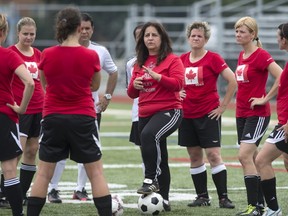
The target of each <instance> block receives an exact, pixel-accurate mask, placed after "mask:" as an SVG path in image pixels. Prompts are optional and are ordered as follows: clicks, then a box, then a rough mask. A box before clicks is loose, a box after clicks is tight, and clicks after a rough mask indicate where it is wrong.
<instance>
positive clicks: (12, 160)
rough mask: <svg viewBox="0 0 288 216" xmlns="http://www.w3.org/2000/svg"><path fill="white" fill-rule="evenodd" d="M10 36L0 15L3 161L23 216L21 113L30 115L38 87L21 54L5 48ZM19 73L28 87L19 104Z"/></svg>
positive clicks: (11, 196)
mask: <svg viewBox="0 0 288 216" xmlns="http://www.w3.org/2000/svg"><path fill="white" fill-rule="evenodd" d="M7 35H8V21H7V18H6V16H5V15H3V14H0V56H1V58H0V95H1V97H0V137H1V138H0V139H1V142H0V149H1V151H0V161H1V170H2V173H3V176H4V187H3V189H4V192H5V195H6V197H7V200H8V201H9V203H10V206H11V211H12V215H13V216H22V215H24V214H23V206H22V201H23V196H22V189H21V184H20V181H19V179H18V177H17V162H18V161H17V158H18V157H19V156H20V155H21V154H22V147H21V145H20V140H19V124H18V123H19V121H18V114H24V113H25V112H26V110H27V107H28V104H29V101H30V99H31V97H32V94H33V91H34V87H35V84H34V81H33V79H32V77H31V75H30V74H29V72H28V71H27V69H26V67H25V63H24V61H23V60H22V59H21V58H20V57H19V55H18V54H17V53H15V52H14V51H12V50H11V49H7V48H3V47H2V46H1V44H2V43H3V42H4V41H5V40H6V37H7ZM15 74H16V76H18V77H19V78H20V80H21V82H22V83H23V84H24V90H23V92H22V100H21V102H20V103H19V105H18V104H17V102H16V101H15V98H14V96H13V91H12V86H11V83H12V80H13V79H14V77H16V76H15Z"/></svg>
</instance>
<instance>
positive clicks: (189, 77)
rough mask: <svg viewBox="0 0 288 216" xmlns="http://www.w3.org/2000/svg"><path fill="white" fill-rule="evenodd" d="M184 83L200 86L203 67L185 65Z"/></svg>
mask: <svg viewBox="0 0 288 216" xmlns="http://www.w3.org/2000/svg"><path fill="white" fill-rule="evenodd" d="M185 84H186V85H196V86H202V85H204V82H203V67H187V68H186V69H185Z"/></svg>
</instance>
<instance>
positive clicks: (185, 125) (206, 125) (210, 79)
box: [178, 22, 237, 209]
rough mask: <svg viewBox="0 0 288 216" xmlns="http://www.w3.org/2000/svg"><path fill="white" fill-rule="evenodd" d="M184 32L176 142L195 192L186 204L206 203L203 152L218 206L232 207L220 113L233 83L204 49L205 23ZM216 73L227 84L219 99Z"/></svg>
mask: <svg viewBox="0 0 288 216" xmlns="http://www.w3.org/2000/svg"><path fill="white" fill-rule="evenodd" d="M186 34H187V39H188V43H189V45H190V47H191V51H189V52H186V53H184V54H182V55H181V56H180V58H181V60H182V62H183V65H184V67H185V86H184V89H183V91H181V92H180V94H181V97H183V115H184V117H183V120H182V122H181V125H180V127H179V130H178V144H179V145H180V146H185V147H186V148H187V152H188V154H189V157H190V174H191V178H192V181H193V183H194V187H195V190H196V194H197V197H196V199H195V200H194V201H192V202H191V203H189V204H188V206H189V207H196V206H210V197H209V194H208V190H207V171H206V165H205V162H204V153H203V151H204V152H205V154H206V156H207V159H208V162H209V164H210V167H211V173H212V179H213V181H214V184H215V186H216V189H217V194H218V199H219V207H220V208H228V209H233V208H235V205H234V204H233V203H232V201H231V200H230V199H229V198H228V194H227V170H226V166H225V164H224V162H223V160H222V157H221V116H222V114H223V113H224V111H225V110H226V108H227V106H228V104H229V103H230V101H231V99H232V97H233V95H234V93H235V90H236V86H237V83H236V80H235V77H234V74H233V72H232V70H231V69H230V68H229V67H228V65H227V64H226V62H225V61H224V59H223V58H222V57H221V56H220V55H219V54H217V53H215V52H211V51H209V50H207V49H206V48H205V45H206V44H207V42H208V41H209V38H210V35H211V30H210V26H209V24H208V23H207V22H193V23H192V24H191V25H189V26H188V27H187V33H186ZM219 75H221V76H222V77H223V78H224V80H225V81H226V82H227V83H228V85H227V89H226V93H225V95H224V98H223V100H222V101H221V102H220V100H219V98H220V97H219V94H218V90H217V80H218V77H219Z"/></svg>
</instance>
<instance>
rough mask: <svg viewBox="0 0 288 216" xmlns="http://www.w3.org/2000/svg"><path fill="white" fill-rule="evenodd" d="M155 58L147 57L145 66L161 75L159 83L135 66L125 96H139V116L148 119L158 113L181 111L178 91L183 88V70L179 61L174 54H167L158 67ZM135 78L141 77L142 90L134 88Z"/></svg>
mask: <svg viewBox="0 0 288 216" xmlns="http://www.w3.org/2000/svg"><path fill="white" fill-rule="evenodd" d="M156 58H157V57H156V56H149V57H148V58H147V60H146V62H145V64H144V65H145V66H146V67H149V68H151V69H152V70H153V71H154V72H156V73H159V74H161V75H162V78H161V80H160V82H157V81H156V80H154V79H153V78H152V77H151V76H150V75H149V74H148V73H146V72H144V69H143V68H140V67H139V65H138V64H135V66H134V70H133V75H132V78H131V82H130V84H129V86H128V89H127V94H128V95H129V97H131V98H137V97H138V96H139V103H138V105H139V116H140V117H148V116H151V115H154V114H155V113H157V112H159V111H164V110H171V109H182V104H181V101H180V96H179V91H180V90H181V89H182V88H183V83H184V68H183V64H182V62H181V60H180V59H179V57H178V56H176V55H174V54H169V55H168V56H167V57H166V58H165V59H164V60H163V61H162V62H161V63H160V64H159V65H156V62H157V59H156ZM136 77H143V78H144V80H143V85H144V90H142V91H139V90H137V89H135V88H134V86H133V81H134V80H135V78H136Z"/></svg>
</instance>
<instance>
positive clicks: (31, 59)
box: [9, 45, 44, 114]
mask: <svg viewBox="0 0 288 216" xmlns="http://www.w3.org/2000/svg"><path fill="white" fill-rule="evenodd" d="M9 49H12V50H13V51H15V52H16V53H17V54H18V55H19V56H20V57H21V58H22V59H23V60H24V62H25V65H26V68H27V69H28V71H29V72H30V74H31V76H32V78H33V80H34V83H35V88H34V93H33V95H32V97H31V100H30V102H29V105H28V107H27V110H26V112H25V114H35V113H41V112H42V109H43V101H44V91H43V88H42V86H41V83H40V79H39V71H38V63H39V62H40V58H41V52H40V50H38V49H36V48H33V50H34V54H33V55H32V56H25V55H23V54H22V53H21V52H20V51H19V50H18V49H17V47H16V46H15V45H13V46H11V47H9ZM24 87H25V86H24V84H23V82H22V81H21V80H20V78H19V77H18V76H14V79H13V83H12V90H13V94H14V97H15V101H16V102H17V104H21V100H22V97H23V91H24Z"/></svg>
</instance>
